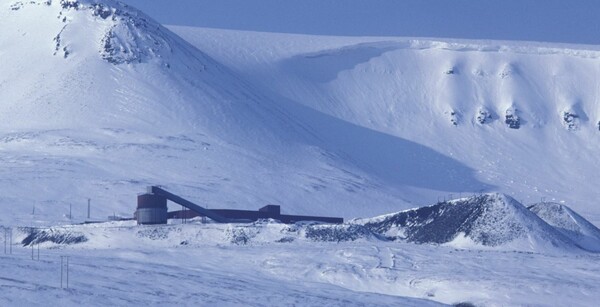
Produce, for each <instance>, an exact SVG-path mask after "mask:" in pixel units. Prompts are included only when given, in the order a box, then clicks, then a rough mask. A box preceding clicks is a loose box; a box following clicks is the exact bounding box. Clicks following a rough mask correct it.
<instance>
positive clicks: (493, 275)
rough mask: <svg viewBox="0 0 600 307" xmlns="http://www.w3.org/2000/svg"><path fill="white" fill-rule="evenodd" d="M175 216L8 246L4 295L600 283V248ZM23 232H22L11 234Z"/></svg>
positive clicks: (280, 295) (568, 294)
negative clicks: (324, 234) (495, 243)
mask: <svg viewBox="0 0 600 307" xmlns="http://www.w3.org/2000/svg"><path fill="white" fill-rule="evenodd" d="M173 222H174V224H171V225H168V226H134V225H133V224H132V223H131V222H112V223H109V224H103V225H84V226H65V227H62V228H60V227H59V228H56V230H57V231H62V232H66V233H77V232H78V233H80V234H83V235H85V236H86V237H87V238H89V240H88V241H86V242H84V243H80V244H74V245H70V246H69V245H57V244H53V243H50V242H45V243H41V246H42V249H41V253H40V261H37V260H31V249H30V248H28V247H25V248H22V247H21V248H15V250H14V251H13V252H14V255H13V256H10V257H8V256H5V255H2V257H0V259H2V261H0V266H1V269H2V272H3V275H2V279H1V280H0V287H1V288H2V290H3V292H2V293H3V295H2V296H0V302H3V303H15V302H19V300H21V302H26V303H28V304H43V302H46V301H48V300H57V301H58V302H61V303H62V304H73V305H76V304H81V303H84V304H86V305H87V304H91V305H96V304H97V305H104V304H106V303H114V304H117V305H129V304H139V303H143V304H149V305H156V304H162V303H166V304H167V305H171V304H172V305H177V304H191V305H196V304H203V305H220V304H227V305H229V304H230V305H258V306H262V305H267V306H270V305H319V306H322V305H323V304H327V305H329V304H331V305H334V306H345V305H388V306H389V305H390V304H392V305H396V304H399V305H402V306H413V305H414V306H426V305H429V304H432V303H431V302H428V301H423V300H429V301H438V302H442V303H446V304H456V303H461V302H469V303H472V304H474V305H476V306H502V305H511V306H517V305H527V306H532V305H533V306H538V305H539V306H543V305H554V306H556V305H560V306H564V305H569V306H589V305H590V303H592V302H593V301H594V300H595V299H597V293H598V291H599V290H600V289H599V285H600V283H599V281H600V266H599V262H598V260H599V259H598V257H599V256H598V254H591V253H576V254H572V253H563V254H559V253H554V254H547V253H532V252H513V251H494V250H469V249H456V248H455V247H452V246H444V245H428V244H424V245H418V244H413V243H402V242H382V241H378V240H375V239H373V238H361V239H358V240H356V241H342V242H321V241H318V240H317V241H314V240H311V239H307V238H303V237H302V236H301V235H299V234H298V233H297V232H296V231H295V230H293V228H295V227H294V226H291V228H292V230H290V226H288V225H281V224H277V223H264V224H260V223H259V224H252V225H219V224H202V223H201V222H200V221H192V222H191V223H190V224H185V225H182V224H176V223H178V221H173ZM24 236H25V234H23V233H22V232H19V233H17V232H16V231H15V239H22V238H24ZM241 237H245V238H246V239H247V240H244V241H242V240H240V238H241ZM281 238H287V240H281ZM56 247H59V248H56ZM60 255H70V257H71V258H70V263H71V270H70V287H72V289H70V290H61V289H59V288H60V264H59V256H60ZM34 258H37V250H36V249H34ZM23 272H27V274H26V275H23ZM404 297H414V298H420V299H423V300H409V299H406V298H404Z"/></svg>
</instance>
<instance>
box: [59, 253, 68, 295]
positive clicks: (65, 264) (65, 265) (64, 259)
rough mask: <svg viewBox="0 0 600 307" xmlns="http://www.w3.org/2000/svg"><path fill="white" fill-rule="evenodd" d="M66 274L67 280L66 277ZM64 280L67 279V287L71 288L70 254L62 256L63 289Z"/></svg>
mask: <svg viewBox="0 0 600 307" xmlns="http://www.w3.org/2000/svg"><path fill="white" fill-rule="evenodd" d="M65 276H66V280H65V278H64V277H65ZM63 280H65V281H66V289H69V256H60V288H61V289H63Z"/></svg>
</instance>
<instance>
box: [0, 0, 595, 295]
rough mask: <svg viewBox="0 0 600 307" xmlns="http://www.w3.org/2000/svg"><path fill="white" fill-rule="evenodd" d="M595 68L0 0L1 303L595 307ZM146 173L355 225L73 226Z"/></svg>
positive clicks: (107, 1)
mask: <svg viewBox="0 0 600 307" xmlns="http://www.w3.org/2000/svg"><path fill="white" fill-rule="evenodd" d="M354 9H355V8H354ZM599 58H600V49H599V48H598V47H597V46H592V45H589V46H587V45H566V44H549V43H529V42H508V41H507V42H502V41H469V40H460V39H423V38H398V37H383V38H382V37H359V36H352V37H344V36H318V35H299V34H278V33H260V32H249V31H239V30H238V31H231V30H219V29H206V28H194V27H181V26H168V27H165V26H163V25H161V24H159V23H158V22H156V21H155V20H153V19H152V18H150V17H149V16H147V15H146V14H144V13H142V12H140V11H138V10H137V9H135V8H133V7H130V6H128V5H125V4H122V3H120V2H117V1H113V0H28V1H18V0H0V187H1V189H2V195H0V209H2V212H3V214H2V215H0V239H1V242H2V243H3V245H4V246H6V248H7V249H6V252H5V253H3V254H0V272H1V273H0V305H48V304H54V303H57V304H59V305H67V306H81V305H86V306H87V305H106V304H113V305H140V304H144V305H159V304H167V305H182V304H183V305H185V304H191V305H219V306H222V305H259V306H263V305H318V306H322V305H334V306H336V305H337V306H348V305H369V306H370V305H382V306H389V305H403V306H405V305H409V306H410V305H414V306H422V305H432V306H433V305H437V304H458V303H463V302H466V303H469V304H474V305H476V306H502V305H518V306H519V305H526V306H529V305H575V306H588V305H592V304H594V303H595V302H596V301H597V299H598V293H600V291H599V290H600V289H598V288H599V286H598V285H600V283H599V281H600V267H599V263H600V262H599V261H598V254H597V253H596V252H598V251H600V247H599V242H600V235H599V234H598V233H599V231H598V228H597V227H596V226H595V225H599V224H600V210H599V208H598V205H597V198H598V197H597V193H596V192H595V191H596V190H597V187H596V185H597V182H599V181H600V162H598V159H597V157H598V155H599V154H600V145H599V144H600V143H599V142H597V138H599V137H600V105H599V103H598V100H599V99H600V96H599V91H598V80H599V79H600V65H599V62H598V59H599ZM147 185H163V186H164V187H166V188H167V189H169V190H170V191H173V192H174V193H176V194H178V195H181V196H183V197H185V198H188V199H191V200H193V201H194V202H197V203H198V204H200V205H203V206H205V207H208V208H231V209H257V208H260V207H262V206H264V205H266V204H278V205H282V209H283V212H282V213H285V214H306V215H328V216H342V217H344V218H346V219H352V218H359V219H354V220H352V221H351V222H349V223H347V224H343V225H336V226H331V225H318V224H310V223H305V224H295V225H283V224H279V223H276V222H275V221H260V222H257V223H252V224H244V225H235V224H213V223H203V222H202V220H192V221H191V223H190V224H186V225H181V224H178V222H179V221H177V220H172V221H170V225H164V226H162V225H161V226H136V225H134V222H133V221H121V222H110V223H99V224H78V223H80V222H83V221H85V220H106V218H107V216H122V217H130V216H131V215H132V212H133V210H134V209H135V196H136V194H137V193H138V192H142V191H143V190H144V188H145V186H147ZM484 192H492V193H484ZM463 195H464V196H465V197H462V196H463ZM456 196H458V198H457V199H455V198H456ZM90 199H91V204H92V206H91V210H92V211H91V216H90V217H87V214H86V213H87V212H86V209H87V202H88V200H90ZM447 199H448V200H447ZM450 199H453V200H450ZM436 200H437V202H436ZM540 200H544V201H543V202H542V203H539V201H540ZM545 200H548V201H547V202H546V201H545ZM426 204H433V205H430V206H426V207H422V206H423V205H426ZM526 204H535V205H533V206H529V207H525V206H524V205H526ZM172 207H174V206H172ZM417 207H419V208H417ZM175 208H176V207H175ZM411 208H412V209H411ZM415 208H416V209H415ZM171 209H174V208H171ZM528 209H529V210H528ZM393 212H395V213H393ZM384 214H385V215H384ZM588 220H589V221H588ZM9 229H12V231H13V232H14V233H13V234H12V235H8V234H9ZM2 235H4V236H2ZM7 235H8V237H7ZM7 238H12V239H13V240H14V241H13V240H10V239H7ZM10 242H12V243H13V244H12V245H9V243H10ZM38 248H39V251H40V260H39V261H38V260H34V259H31V258H37V257H36V256H37V251H38ZM11 249H12V254H11V253H10V250H11ZM60 256H70V257H71V258H70V261H71V262H70V264H71V271H70V287H69V289H61V287H60V264H59V262H60Z"/></svg>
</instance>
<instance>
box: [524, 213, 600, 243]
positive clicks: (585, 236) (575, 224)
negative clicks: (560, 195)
mask: <svg viewBox="0 0 600 307" xmlns="http://www.w3.org/2000/svg"><path fill="white" fill-rule="evenodd" d="M528 209H529V210H531V212H533V213H535V214H536V215H537V216H539V217H540V218H541V219H542V220H544V221H545V222H546V223H548V224H550V225H551V226H553V227H554V228H555V229H556V230H558V231H560V232H561V233H562V234H564V235H565V236H567V237H568V238H570V239H571V240H573V242H575V243H577V244H578V245H579V246H581V247H582V248H584V249H587V250H590V251H595V252H599V251H600V229H598V227H596V226H594V225H593V224H592V223H590V222H588V221H587V220H586V219H585V218H583V217H582V216H581V215H579V214H577V213H576V212H575V211H573V210H571V208H569V207H567V206H565V205H561V204H557V203H547V202H543V203H537V204H535V205H532V206H529V207H528Z"/></svg>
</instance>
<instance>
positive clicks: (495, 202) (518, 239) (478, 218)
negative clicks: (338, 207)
mask: <svg viewBox="0 0 600 307" xmlns="http://www.w3.org/2000/svg"><path fill="white" fill-rule="evenodd" d="M357 223H359V224H363V225H364V226H365V227H367V228H368V229H370V230H372V231H373V232H375V233H379V234H382V235H385V236H387V237H389V238H391V239H397V240H406V241H408V242H414V243H436V244H449V245H452V246H456V247H486V248H487V247H489V248H498V249H508V250H520V251H546V250H556V249H561V250H573V249H576V247H575V245H574V244H573V243H572V242H571V241H570V240H569V239H567V238H566V237H564V236H563V235H562V234H561V233H559V232H557V231H556V230H554V229H553V228H552V227H550V226H549V225H548V224H546V223H545V222H544V221H542V220H541V219H540V218H538V217H537V216H536V215H535V214H533V213H532V212H530V211H528V210H527V208H525V207H524V206H523V205H522V204H520V203H519V202H517V201H516V200H514V199H513V198H511V197H509V196H506V195H503V194H498V193H496V194H483V195H480V196H473V197H469V198H462V199H457V200H452V201H446V202H439V203H437V204H435V205H432V206H427V207H421V208H417V209H412V210H407V211H402V212H398V213H395V214H389V215H385V216H382V217H376V218H373V219H365V220H358V221H357Z"/></svg>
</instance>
